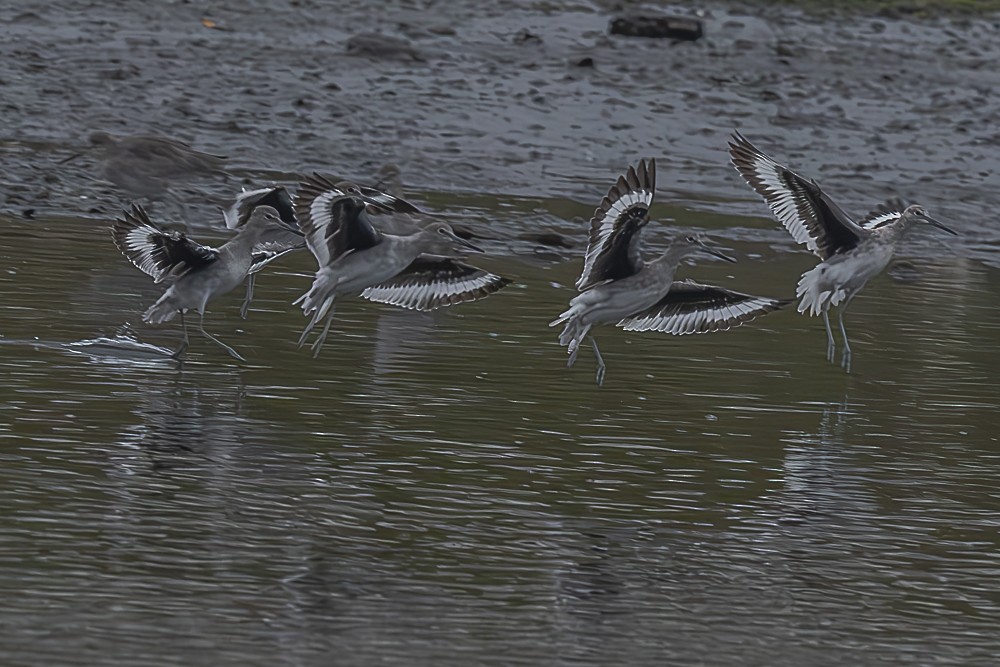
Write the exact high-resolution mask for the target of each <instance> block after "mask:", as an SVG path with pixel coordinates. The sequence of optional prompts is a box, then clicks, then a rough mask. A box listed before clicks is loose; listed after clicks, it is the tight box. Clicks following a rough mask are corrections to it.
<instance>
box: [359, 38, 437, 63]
mask: <svg viewBox="0 0 1000 667" xmlns="http://www.w3.org/2000/svg"><path fill="white" fill-rule="evenodd" d="M347 52H348V53H350V54H352V55H359V56H371V57H373V58H388V59H399V60H405V59H407V58H409V59H410V60H415V61H417V62H422V61H424V60H425V58H424V56H423V55H422V54H421V53H420V52H419V51H417V49H415V48H414V47H413V45H412V44H410V43H409V42H408V41H406V40H405V39H403V38H402V37H395V36H393V35H383V34H381V33H377V32H365V33H361V34H359V35H354V36H352V37H350V38H349V39H348V40H347Z"/></svg>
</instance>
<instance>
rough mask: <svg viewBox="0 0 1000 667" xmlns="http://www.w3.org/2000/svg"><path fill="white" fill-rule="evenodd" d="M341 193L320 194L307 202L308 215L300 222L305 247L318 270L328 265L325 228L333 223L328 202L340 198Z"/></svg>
mask: <svg viewBox="0 0 1000 667" xmlns="http://www.w3.org/2000/svg"><path fill="white" fill-rule="evenodd" d="M342 196H343V193H341V192H340V191H337V190H332V191H329V192H322V193H320V194H319V195H317V196H316V198H315V199H313V200H312V201H311V202H309V209H308V210H309V215H308V217H307V218H306V219H305V220H303V221H302V228H303V231H304V234H305V239H306V245H307V246H308V247H309V251H310V252H312V254H313V256H315V257H316V262H317V263H318V264H319V266H320V268H322V267H324V266H327V265H329V264H330V261H331V260H332V258H331V256H330V248H329V245H328V244H327V242H326V239H327V236H328V232H327V228H328V227H329V226H330V224H331V223H332V222H333V218H332V216H331V215H330V202H332V201H333V200H334V199H337V198H339V197H342Z"/></svg>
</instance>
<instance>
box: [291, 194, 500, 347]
mask: <svg viewBox="0 0 1000 667" xmlns="http://www.w3.org/2000/svg"><path fill="white" fill-rule="evenodd" d="M400 201H401V200H400ZM379 206H380V203H379V201H377V200H376V199H374V198H372V197H369V196H367V195H365V194H364V193H363V192H356V193H355V192H352V193H350V194H345V193H344V191H343V190H342V189H341V188H340V187H339V186H338V184H335V183H332V182H330V181H329V180H328V179H325V178H324V177H322V176H313V177H310V178H308V179H306V180H305V181H303V182H302V183H301V184H300V185H299V190H298V196H297V197H296V213H297V215H298V218H299V224H300V225H301V228H302V231H303V233H304V234H305V240H306V244H307V246H308V247H309V250H310V252H312V254H313V256H314V257H315V258H316V262H317V264H318V265H319V268H318V270H317V271H316V277H315V279H314V280H313V284H312V287H311V288H310V290H309V291H308V292H306V293H305V294H303V295H302V296H301V297H300V298H299V299H298V300H296V302H295V303H296V304H299V303H301V304H302V311H303V313H305V314H306V315H312V318H311V319H310V321H309V324H307V325H306V328H305V330H304V331H303V332H302V336H301V337H300V338H299V345H300V346H301V345H302V344H303V343H304V342H305V340H306V338H307V336H308V335H309V332H310V331H312V330H313V328H314V327H315V326H316V324H318V323H319V321H320V320H322V319H323V318H324V317H325V318H326V325H325V326H324V327H323V330H322V332H321V333H320V334H319V336H317V338H316V340H315V341H314V342H313V344H312V349H313V352H314V355H318V354H319V352H320V350H321V349H322V347H323V343H324V341H325V340H326V336H327V334H328V333H329V330H330V324H331V322H332V321H333V314H334V308H333V302H334V299H335V297H336V296H337V295H338V294H360V295H361V297H362V298H365V299H368V300H370V301H377V302H380V303H388V304H391V305H394V306H399V307H401V308H411V309H415V310H425V311H426V310H435V309H437V308H441V307H444V306H450V305H453V304H457V303H463V302H466V301H474V300H476V299H480V298H483V297H485V296H488V295H490V294H493V293H494V292H497V291H499V290H500V289H502V288H503V287H505V286H506V285H507V284H508V283H509V282H510V281H509V280H507V279H506V278H502V277H500V276H498V275H495V274H492V273H490V272H488V271H484V270H482V269H479V268H477V267H475V266H471V265H469V264H465V263H463V262H461V261H459V260H458V259H457V258H456V257H454V255H455V254H456V253H458V252H461V250H466V251H472V252H477V253H478V252H482V250H480V249H479V248H478V247H476V246H475V245H473V244H472V243H470V242H468V241H466V240H464V239H461V238H459V237H458V236H456V235H455V232H454V231H453V230H452V228H451V226H449V225H448V224H447V223H445V222H441V221H433V222H431V223H429V224H427V225H425V226H423V227H412V228H411V229H410V231H409V232H407V233H399V234H391V233H388V232H384V231H380V230H379V229H378V228H377V227H376V226H375V224H373V217H376V216H369V214H368V212H369V210H372V209H373V208H375V209H377V208H378V207H379Z"/></svg>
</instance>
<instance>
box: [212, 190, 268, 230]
mask: <svg viewBox="0 0 1000 667" xmlns="http://www.w3.org/2000/svg"><path fill="white" fill-rule="evenodd" d="M273 189H274V188H260V189H259V190H246V189H244V190H243V191H242V192H240V193H239V194H238V195H236V200H235V201H233V205H232V206H230V207H229V208H227V209H226V210H225V212H224V213H223V214H222V217H223V218H224V219H225V221H226V227H228V228H229V229H236V228H237V227H239V226H240V224H241V222H242V221H244V220H246V219H247V218H249V217H250V212H251V210H252V207H253V204H252V203H251V202H250V201H249V200H250V198H251V197H260V196H261V195H266V194H267V193H268V192H271V191H272V190H273Z"/></svg>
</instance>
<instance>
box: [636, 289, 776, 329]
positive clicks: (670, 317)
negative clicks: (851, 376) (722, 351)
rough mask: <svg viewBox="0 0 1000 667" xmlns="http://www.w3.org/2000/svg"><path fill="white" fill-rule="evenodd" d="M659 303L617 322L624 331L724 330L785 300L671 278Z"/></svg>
mask: <svg viewBox="0 0 1000 667" xmlns="http://www.w3.org/2000/svg"><path fill="white" fill-rule="evenodd" d="M671 292H673V296H671V293H670V292H668V293H667V295H666V296H665V297H663V299H662V300H661V301H660V303H658V304H656V305H654V306H652V307H650V308H648V309H646V310H644V311H642V312H640V313H637V314H636V315H633V316H630V317H626V318H624V319H622V320H621V321H620V322H618V326H619V327H621V328H622V329H625V330H626V331H659V332H661V333H669V334H674V335H676V336H683V335H685V334H696V333H711V332H713V331H725V330H727V329H731V328H733V327H737V326H740V325H741V324H745V323H746V322H749V321H751V320H753V319H755V318H757V317H759V316H761V315H764V314H766V313H770V312H772V311H774V310H777V309H779V308H781V307H782V306H784V305H785V304H786V303H788V302H787V301H782V300H781V299H772V298H769V297H759V296H751V295H749V294H741V293H739V292H733V291H730V290H727V289H723V288H721V287H712V286H709V285H699V284H698V283H695V282H693V281H682V282H675V283H673V285H672V286H671Z"/></svg>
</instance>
